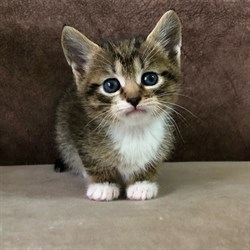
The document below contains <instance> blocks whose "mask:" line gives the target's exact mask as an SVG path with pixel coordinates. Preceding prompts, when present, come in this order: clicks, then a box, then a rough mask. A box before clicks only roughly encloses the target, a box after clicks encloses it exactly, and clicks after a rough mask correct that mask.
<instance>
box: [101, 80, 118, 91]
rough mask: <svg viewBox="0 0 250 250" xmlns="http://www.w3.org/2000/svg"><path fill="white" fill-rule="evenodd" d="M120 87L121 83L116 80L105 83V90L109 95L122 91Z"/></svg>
mask: <svg viewBox="0 0 250 250" xmlns="http://www.w3.org/2000/svg"><path fill="white" fill-rule="evenodd" d="M120 87H121V85H120V82H119V81H118V80H117V79H115V78H112V79H107V80H105V81H104V82H103V89H104V90H105V91H106V92H107V93H115V92H116V91H117V90H119V89H120Z"/></svg>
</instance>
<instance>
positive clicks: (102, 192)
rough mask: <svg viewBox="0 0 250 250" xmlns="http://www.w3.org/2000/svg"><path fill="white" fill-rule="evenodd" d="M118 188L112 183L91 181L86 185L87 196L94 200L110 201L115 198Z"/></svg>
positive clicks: (118, 192) (117, 194)
mask: <svg viewBox="0 0 250 250" xmlns="http://www.w3.org/2000/svg"><path fill="white" fill-rule="evenodd" d="M119 194H120V189H119V187H118V186H117V185H116V184H113V183H108V182H105V183H93V184H90V185H89V186H88V189H87V197H88V198H89V199H90V200H95V201H111V200H114V199H117V198H118V196H119Z"/></svg>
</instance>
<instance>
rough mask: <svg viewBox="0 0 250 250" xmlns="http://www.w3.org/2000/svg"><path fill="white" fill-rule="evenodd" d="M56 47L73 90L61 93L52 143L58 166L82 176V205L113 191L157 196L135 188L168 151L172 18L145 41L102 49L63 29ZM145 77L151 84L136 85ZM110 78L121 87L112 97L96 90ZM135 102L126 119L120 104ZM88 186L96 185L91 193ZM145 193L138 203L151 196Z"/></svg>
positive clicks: (174, 72) (176, 49)
mask: <svg viewBox="0 0 250 250" xmlns="http://www.w3.org/2000/svg"><path fill="white" fill-rule="evenodd" d="M62 46H63V50H64V53H65V56H66V59H67V62H68V63H69V65H70V66H71V67H72V71H73V74H74V77H75V83H76V84H75V86H72V87H70V88H69V89H68V90H67V91H66V94H65V96H64V97H63V99H62V100H61V102H60V105H59V106H58V110H57V122H56V142H57V145H58V150H59V152H60V154H61V158H62V159H63V160H64V162H65V163H66V164H68V165H69V166H70V168H72V169H74V170H76V171H77V172H82V173H84V175H85V176H88V181H89V185H90V186H89V192H87V194H89V198H90V199H95V198H93V197H96V200H111V199H114V198H117V197H118V193H117V188H119V187H124V186H130V185H133V184H134V183H136V185H137V186H138V187H139V186H140V188H143V187H147V188H149V189H150V187H151V186H152V187H153V188H154V190H158V189H156V188H155V187H156V186H155V185H148V184H147V185H138V182H143V183H146V182H147V183H148V182H154V181H155V176H156V174H157V168H158V166H159V164H160V162H161V161H162V160H163V159H166V158H168V156H169V154H170V152H171V150H172V148H173V141H174V137H173V121H172V118H171V111H172V110H173V107H172V106H171V103H174V102H176V96H177V95H176V93H177V91H178V80H179V77H180V46H181V30H180V22H179V19H178V17H177V15H176V14H175V13H174V12H173V11H168V12H166V14H165V15H164V16H163V17H162V18H161V19H160V21H159V22H158V24H157V25H156V27H155V29H154V30H153V31H152V32H151V33H150V34H149V35H148V37H147V38H145V39H144V38H141V37H137V38H133V39H129V40H125V41H120V42H117V43H110V42H107V43H104V44H102V45H97V44H95V43H93V42H92V41H90V40H89V39H88V38H87V37H85V36H84V35H82V34H81V33H80V32H78V31H76V30H75V29H73V28H71V27H68V26H66V27H64V29H63V34H62ZM146 72H154V73H156V74H157V76H158V82H157V84H155V85H154V86H145V85H143V84H142V80H141V79H142V75H143V74H144V73H146ZM110 78H112V79H117V80H118V81H119V83H120V85H121V88H120V89H119V90H118V91H117V92H115V93H107V92H106V91H105V89H104V87H103V82H104V81H105V80H106V79H110ZM138 96H139V97H140V99H139V103H138V105H137V106H136V108H137V112H132V111H134V107H133V106H132V105H131V103H130V102H129V101H128V100H131V99H133V98H137V97H138ZM138 110H139V111H138ZM131 112H132V113H131ZM95 183H99V184H100V185H97V186H95V185H94V186H93V184H95ZM102 183H103V185H102ZM107 183H111V185H107ZM137 186H136V187H137ZM90 187H91V190H90ZM94 187H95V188H94ZM97 187H98V188H97ZM102 188H103V192H102ZM95 190H97V191H96V192H97V193H96V194H95V193H93V192H95ZM114 190H115V191H114ZM127 190H132V189H131V188H130V189H129V188H128V189H127ZM147 190H148V189H147ZM112 192H115V195H112ZM145 192H147V191H145ZM145 192H144V194H143V197H150V198H152V197H154V196H155V195H147V193H146V194H145ZM148 192H151V193H152V190H149V191H148ZM155 192H156V191H154V192H153V193H154V194H155ZM90 193H91V195H90ZM105 197H106V198H105ZM131 197H133V196H131ZM136 197H137V198H138V195H136ZM143 197H141V198H142V199H143ZM138 199H140V197H139V198H138Z"/></svg>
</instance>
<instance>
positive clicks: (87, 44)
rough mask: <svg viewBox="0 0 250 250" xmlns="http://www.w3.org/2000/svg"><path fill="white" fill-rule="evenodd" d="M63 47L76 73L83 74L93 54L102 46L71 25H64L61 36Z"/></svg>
mask: <svg viewBox="0 0 250 250" xmlns="http://www.w3.org/2000/svg"><path fill="white" fill-rule="evenodd" d="M61 43H62V48H63V52H64V55H65V57H66V60H67V62H68V64H69V65H70V66H71V67H72V70H73V73H74V74H77V73H78V74H79V73H80V74H82V73H84V71H85V67H86V64H87V63H88V62H89V60H90V59H91V56H92V55H93V53H94V52H95V51H97V50H98V49H99V48H100V47H99V46H98V45H97V44H95V43H93V42H92V41H90V40H89V39H88V38H87V37H86V36H84V35H83V34H81V33H80V32H79V31H77V30H76V29H74V28H72V27H70V26H64V28H63V30H62V38H61Z"/></svg>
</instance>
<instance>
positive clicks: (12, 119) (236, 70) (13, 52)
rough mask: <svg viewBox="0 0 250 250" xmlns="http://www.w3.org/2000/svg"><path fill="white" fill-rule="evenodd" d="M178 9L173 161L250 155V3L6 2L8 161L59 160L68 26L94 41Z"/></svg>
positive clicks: (0, 25)
mask: <svg viewBox="0 0 250 250" xmlns="http://www.w3.org/2000/svg"><path fill="white" fill-rule="evenodd" d="M169 8H174V9H175V10H176V12H177V13H178V15H179V16H180V19H181V21H182V23H183V49H182V53H183V54H182V59H183V60H182V65H183V77H182V89H183V90H182V94H183V95H186V96H188V97H184V96H182V97H181V98H180V101H179V104H180V105H183V106H184V107H185V108H186V109H188V110H190V111H191V112H192V113H194V114H195V115H196V116H197V117H198V118H195V117H193V116H192V115H190V114H189V113H188V112H187V111H185V110H182V109H178V111H179V112H180V113H181V114H182V115H183V116H184V117H185V118H186V121H185V122H183V121H182V118H180V117H179V118H178V117H176V120H177V124H178V127H179V130H180V133H181V135H182V137H183V140H182V139H181V138H180V136H177V147H176V151H175V153H174V155H173V157H172V160H174V161H198V160H250V154H249V152H250V112H249V111H250V97H249V96H250V83H249V79H250V37H249V34H250V2H249V1H243V0H239V1H227V0H224V1H222V0H221V1H219V0H218V1H213V0H210V1H201V0H200V1H190V0H183V1H164V0H154V1H152V0H133V1H125V0H116V1H115V0H82V1H80V0H64V1H49V0H40V1H39V0H1V2H0V111H1V121H0V164H2V165H3V164H36V163H52V162H53V161H54V159H55V157H56V152H55V147H54V142H53V133H54V132H53V123H54V112H55V107H56V103H57V101H58V98H59V97H60V96H61V94H62V93H63V91H64V89H65V88H66V87H67V86H68V85H69V84H71V80H72V76H71V70H70V68H69V67H68V66H67V63H66V60H65V59H64V56H63V53H62V49H61V47H60V33H61V28H62V26H63V24H65V23H66V24H68V25H71V26H74V27H76V28H78V29H79V30H81V31H82V32H84V33H85V34H86V35H87V36H88V37H90V38H91V39H93V40H95V41H98V40H100V39H117V38H124V37H128V36H129V37H130V36H132V35H136V34H143V35H146V34H148V33H149V32H150V30H151V29H152V28H153V27H154V25H155V24H156V22H157V21H158V19H159V18H160V17H161V15H162V14H163V13H164V12H165V11H166V10H168V9H169Z"/></svg>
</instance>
